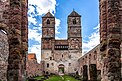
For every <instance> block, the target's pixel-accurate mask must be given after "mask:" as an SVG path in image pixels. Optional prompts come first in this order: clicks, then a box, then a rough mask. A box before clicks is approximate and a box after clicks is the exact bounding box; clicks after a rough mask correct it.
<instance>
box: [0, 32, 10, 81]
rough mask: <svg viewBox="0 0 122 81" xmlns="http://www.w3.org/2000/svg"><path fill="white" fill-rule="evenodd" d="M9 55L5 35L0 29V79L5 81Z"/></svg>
mask: <svg viewBox="0 0 122 81" xmlns="http://www.w3.org/2000/svg"><path fill="white" fill-rule="evenodd" d="M8 56H9V45H8V37H7V35H6V34H5V33H4V32H2V31H1V30H0V80H4V81H6V79H7V78H6V77H7V76H6V75H7V66H8Z"/></svg>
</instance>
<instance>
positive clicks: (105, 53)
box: [100, 0, 121, 81]
mask: <svg viewBox="0 0 122 81" xmlns="http://www.w3.org/2000/svg"><path fill="white" fill-rule="evenodd" d="M120 1H121V0H100V39H101V40H100V44H101V48H100V51H101V52H100V53H101V57H102V81H112V80H114V81H120V77H121V69H120V68H121V61H120V58H121V52H120V44H121V24H120V23H121V17H120V15H121V13H120V6H121V4H120ZM104 25H105V26H104ZM104 29H105V31H102V30H104ZM104 33H107V34H106V35H105V36H103V34H104ZM104 38H105V40H103V39H104Z"/></svg>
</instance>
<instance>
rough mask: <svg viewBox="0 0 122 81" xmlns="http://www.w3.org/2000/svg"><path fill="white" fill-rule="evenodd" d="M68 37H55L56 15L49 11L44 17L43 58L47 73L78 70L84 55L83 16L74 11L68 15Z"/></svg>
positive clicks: (66, 72) (64, 72)
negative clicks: (61, 38)
mask: <svg viewBox="0 0 122 81" xmlns="http://www.w3.org/2000/svg"><path fill="white" fill-rule="evenodd" d="M67 24H68V38H67V39H66V40H65V39H64V40H56V39H55V17H54V16H53V15H52V14H51V13H50V12H48V13H47V14H46V15H45V16H43V17H42V46H41V47H42V48H41V52H42V53H41V54H42V56H41V59H42V61H43V62H44V72H45V73H55V74H69V73H76V72H77V71H78V67H77V66H78V59H79V58H80V57H81V55H82V37H81V16H80V15H79V14H78V13H77V12H75V11H72V13H71V14H70V15H69V16H68V21H67Z"/></svg>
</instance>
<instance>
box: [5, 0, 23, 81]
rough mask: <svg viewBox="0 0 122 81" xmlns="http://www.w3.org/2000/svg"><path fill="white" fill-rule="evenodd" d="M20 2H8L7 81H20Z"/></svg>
mask: <svg viewBox="0 0 122 81" xmlns="http://www.w3.org/2000/svg"><path fill="white" fill-rule="evenodd" d="M21 20H22V17H21V0H10V9H9V35H8V40H9V57H8V69H7V81H22V55H21Z"/></svg>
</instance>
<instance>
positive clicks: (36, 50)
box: [29, 44, 41, 63]
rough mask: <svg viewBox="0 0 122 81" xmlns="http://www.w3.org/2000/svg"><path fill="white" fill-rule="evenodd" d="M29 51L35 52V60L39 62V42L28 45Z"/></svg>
mask: <svg viewBox="0 0 122 81" xmlns="http://www.w3.org/2000/svg"><path fill="white" fill-rule="evenodd" d="M29 50H30V53H36V57H37V62H38V63H40V61H41V44H39V45H33V46H32V47H29Z"/></svg>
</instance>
